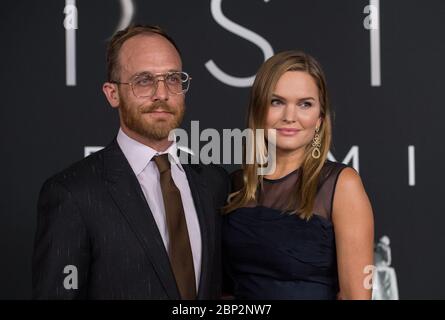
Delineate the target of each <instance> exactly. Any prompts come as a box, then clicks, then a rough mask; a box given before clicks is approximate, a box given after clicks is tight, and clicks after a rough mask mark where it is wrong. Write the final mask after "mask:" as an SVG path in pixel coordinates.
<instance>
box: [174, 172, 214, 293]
mask: <svg viewBox="0 0 445 320" xmlns="http://www.w3.org/2000/svg"><path fill="white" fill-rule="evenodd" d="M182 167H183V168H184V171H185V173H186V176H187V180H188V183H189V186H190V191H191V193H192V197H193V202H194V204H195V209H196V213H197V215H198V220H199V226H200V230H201V243H202V255H201V277H200V281H199V288H198V299H205V296H206V292H208V291H209V285H212V284H210V283H209V282H210V280H209V279H210V276H211V274H210V273H211V270H213V267H212V261H213V260H214V259H213V255H214V251H215V241H214V240H213V238H214V232H215V220H214V217H213V214H214V208H213V205H212V199H213V198H212V195H211V194H210V193H209V191H208V187H207V184H206V181H205V178H204V177H203V175H201V171H202V168H201V166H200V165H189V164H183V165H182Z"/></svg>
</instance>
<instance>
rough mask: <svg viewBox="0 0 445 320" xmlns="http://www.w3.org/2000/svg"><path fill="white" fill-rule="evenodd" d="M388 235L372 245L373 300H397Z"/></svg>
mask: <svg viewBox="0 0 445 320" xmlns="http://www.w3.org/2000/svg"><path fill="white" fill-rule="evenodd" d="M389 244H390V241H389V237H388V236H383V237H381V238H380V240H379V242H378V243H377V244H376V245H375V247H374V265H375V270H374V275H373V290H372V299H373V300H398V299H399V290H398V288H397V278H396V272H395V270H394V268H393V267H391V248H390V246H389Z"/></svg>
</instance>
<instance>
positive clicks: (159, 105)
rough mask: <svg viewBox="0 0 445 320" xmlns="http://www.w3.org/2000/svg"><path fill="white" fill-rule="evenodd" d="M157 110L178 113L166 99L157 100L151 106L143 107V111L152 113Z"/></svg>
mask: <svg viewBox="0 0 445 320" xmlns="http://www.w3.org/2000/svg"><path fill="white" fill-rule="evenodd" d="M155 111H158V112H159V111H163V112H169V113H172V114H176V111H175V110H174V109H173V108H172V107H171V106H170V105H169V104H168V103H166V102H164V101H156V102H154V103H152V104H150V105H149V106H144V107H142V108H141V112H142V113H150V112H155Z"/></svg>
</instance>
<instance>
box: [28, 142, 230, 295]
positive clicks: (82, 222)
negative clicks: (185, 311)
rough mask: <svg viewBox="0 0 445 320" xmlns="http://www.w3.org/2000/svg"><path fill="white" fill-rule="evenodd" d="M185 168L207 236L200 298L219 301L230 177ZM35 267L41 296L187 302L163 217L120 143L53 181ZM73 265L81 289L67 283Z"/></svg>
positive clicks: (43, 201) (208, 168) (45, 190)
mask: <svg viewBox="0 0 445 320" xmlns="http://www.w3.org/2000/svg"><path fill="white" fill-rule="evenodd" d="M183 168H184V171H185V173H186V175H187V179H188V182H189V185H190V189H191V192H192V196H193V201H194V204H195V207H196V211H197V215H198V219H199V224H200V228H201V235H202V266H201V269H202V270H201V276H200V285H199V288H198V299H218V298H219V297H220V294H221V245H220V241H221V240H220V234H221V233H220V227H221V225H220V212H219V208H220V207H222V206H223V205H224V204H225V201H226V199H227V195H228V192H229V179H228V175H227V173H226V171H225V170H224V169H223V168H221V167H219V166H215V165H201V164H196V165H194V164H188V165H183ZM32 266H33V270H32V278H33V279H32V284H33V297H34V298H38V299H179V298H180V295H179V291H178V289H177V286H176V282H175V280H174V276H173V273H172V270H171V267H170V263H169V258H168V255H167V252H166V250H165V247H164V244H163V242H162V238H161V235H160V233H159V231H158V228H157V226H156V223H155V220H154V218H153V216H152V214H151V211H150V208H149V206H148V204H147V202H146V200H145V197H144V194H143V192H142V189H141V187H140V185H139V182H138V180H137V178H136V176H135V174H134V173H133V171H132V169H131V167H130V165H129V163H128V161H127V159H126V158H125V156H124V154H123V153H122V151H121V149H120V148H119V145H118V144H117V142H116V140H114V141H113V142H112V143H111V144H110V145H109V146H107V147H106V148H104V149H103V150H101V151H99V152H96V153H94V154H93V155H91V156H89V157H87V158H85V159H83V160H82V161H80V162H78V163H76V164H74V165H72V166H71V167H69V168H68V169H66V170H64V171H63V172H61V173H59V174H57V175H55V176H54V177H52V178H50V179H48V180H47V181H46V182H45V184H44V185H43V187H42V190H41V193H40V197H39V202H38V219H37V230H36V236H35V244H34V254H33V263H32ZM66 266H75V267H76V268H77V276H78V288H77V289H66V288H65V286H64V280H65V279H66V277H71V279H72V276H74V273H73V272H72V269H71V270H68V269H67V270H65V267H66ZM64 270H65V271H66V272H67V273H64ZM71 284H74V282H72V281H71Z"/></svg>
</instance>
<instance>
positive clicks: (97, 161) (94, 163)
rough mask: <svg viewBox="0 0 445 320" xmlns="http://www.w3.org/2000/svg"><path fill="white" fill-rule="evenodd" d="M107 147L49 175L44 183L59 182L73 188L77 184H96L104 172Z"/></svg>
mask: <svg viewBox="0 0 445 320" xmlns="http://www.w3.org/2000/svg"><path fill="white" fill-rule="evenodd" d="M107 148H108V147H106V148H104V149H102V150H99V151H97V152H95V153H92V154H90V155H89V156H87V157H85V158H83V159H81V160H79V161H76V162H74V163H73V164H71V165H70V166H68V167H67V168H65V169H63V170H62V171H60V172H57V173H56V174H54V175H52V176H51V177H49V178H48V179H47V180H46V181H45V183H44V185H48V184H59V185H63V186H64V187H65V188H69V189H71V188H75V187H76V186H84V187H87V186H88V185H89V184H90V183H91V184H94V182H95V181H98V180H101V179H102V178H103V172H104V154H105V153H106V152H107Z"/></svg>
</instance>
